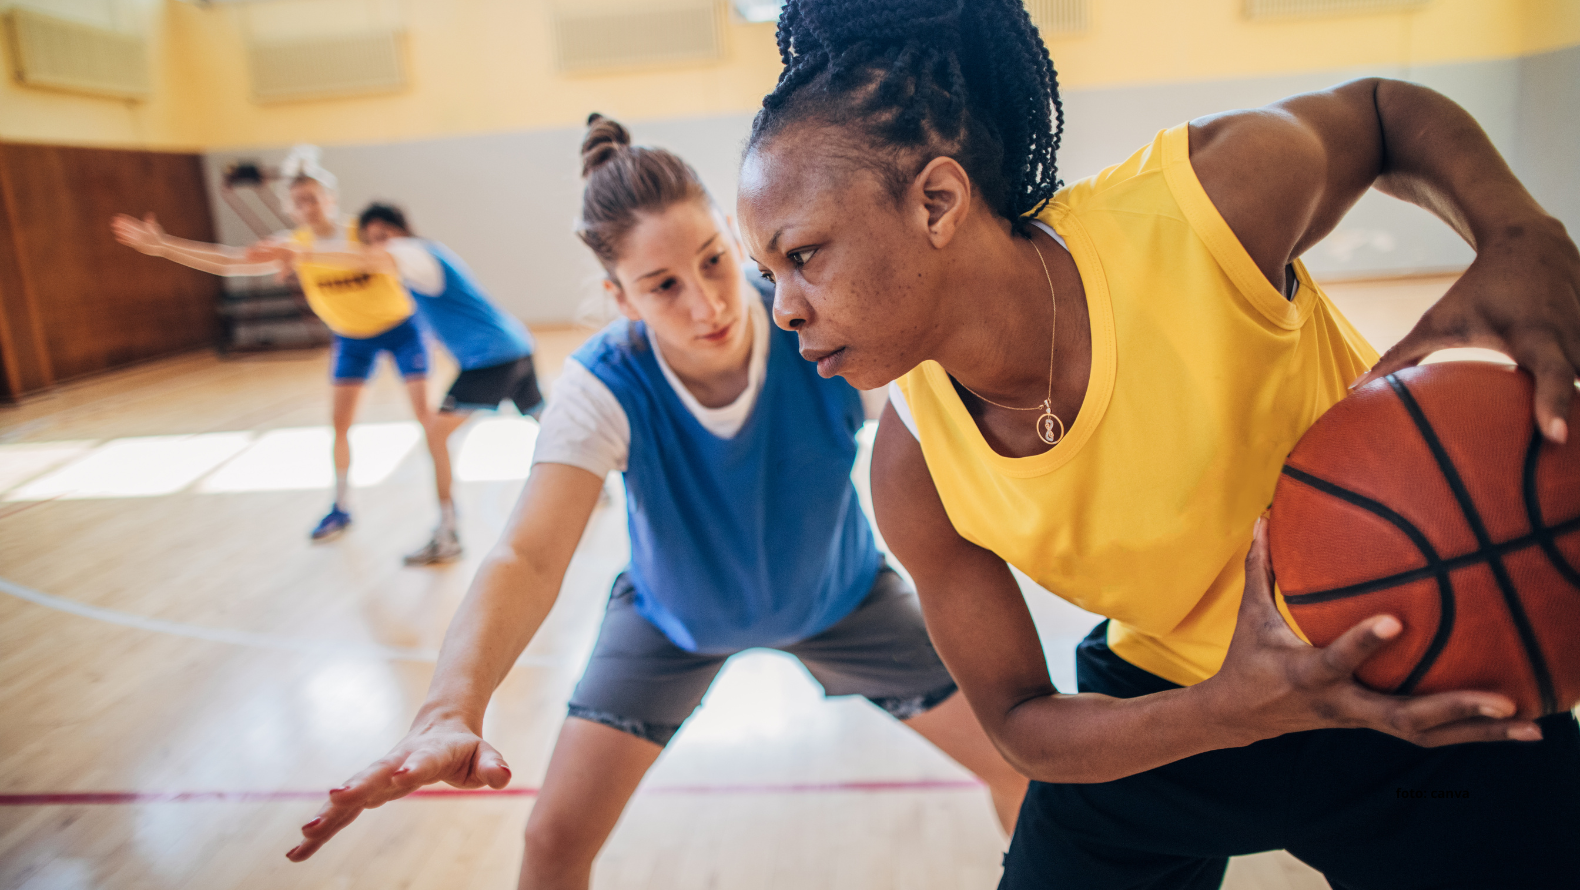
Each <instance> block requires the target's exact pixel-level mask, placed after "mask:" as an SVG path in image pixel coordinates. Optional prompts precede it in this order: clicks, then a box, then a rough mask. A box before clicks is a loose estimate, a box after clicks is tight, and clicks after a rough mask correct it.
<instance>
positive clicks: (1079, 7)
mask: <svg viewBox="0 0 1580 890" xmlns="http://www.w3.org/2000/svg"><path fill="white" fill-rule="evenodd" d="M1091 7H1092V4H1091V0H1026V11H1027V12H1028V13H1031V23H1032V24H1033V25H1036V26H1037V31H1038V33H1041V34H1045V35H1047V36H1050V37H1058V36H1060V35H1068V34H1084V33H1085V32H1086V29H1087V28H1089V27H1091V23H1092V9H1091Z"/></svg>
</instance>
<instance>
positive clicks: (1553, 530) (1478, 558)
mask: <svg viewBox="0 0 1580 890" xmlns="http://www.w3.org/2000/svg"><path fill="white" fill-rule="evenodd" d="M1548 532H1549V533H1550V534H1551V535H1552V536H1553V537H1561V536H1563V535H1566V534H1569V533H1571V532H1580V516H1577V517H1575V518H1574V519H1570V520H1567V521H1565V522H1560V523H1558V524H1557V525H1554V526H1551V527H1550V528H1548ZM1541 542H1542V536H1539V535H1522V536H1521V537H1518V538H1514V539H1512V540H1509V541H1504V542H1503V543H1502V544H1495V545H1493V546H1492V548H1491V549H1490V550H1473V551H1471V552H1470V553H1466V554H1463V555H1461V556H1451V557H1449V558H1448V559H1445V560H1443V561H1442V562H1441V563H1439V565H1440V566H1441V567H1442V569H1443V570H1444V571H1447V572H1450V573H1453V572H1457V571H1459V570H1460V569H1463V568H1468V567H1470V566H1473V565H1476V564H1478V563H1482V562H1486V561H1487V559H1488V558H1490V557H1491V556H1507V555H1509V554H1510V553H1516V552H1518V551H1521V550H1524V549H1526V548H1528V547H1537V546H1540V545H1541ZM1436 573H1437V572H1436V569H1435V568H1433V567H1430V566H1429V567H1427V568H1420V569H1409V570H1408V571H1403V572H1399V573H1398V574H1394V575H1388V576H1385V577H1382V578H1373V579H1372V580H1370V581H1362V582H1360V583H1359V584H1350V585H1348V586H1345V587H1331V588H1328V589H1327V590H1311V591H1307V592H1306V593H1286V594H1284V599H1285V600H1287V601H1288V602H1291V603H1296V604H1298V605H1302V606H1309V605H1311V604H1313V603H1326V602H1331V601H1332V600H1341V599H1346V598H1348V597H1352V596H1360V595H1362V594H1367V593H1375V592H1377V591H1379V590H1387V589H1388V588H1390V587H1399V586H1401V585H1404V584H1413V583H1415V582H1416V581H1422V580H1425V579H1427V578H1430V577H1432V576H1433V575H1435V574H1436Z"/></svg>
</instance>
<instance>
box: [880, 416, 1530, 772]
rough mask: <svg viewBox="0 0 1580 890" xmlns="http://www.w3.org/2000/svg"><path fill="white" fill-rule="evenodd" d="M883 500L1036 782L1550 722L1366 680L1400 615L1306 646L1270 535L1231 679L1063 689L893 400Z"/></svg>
mask: <svg viewBox="0 0 1580 890" xmlns="http://www.w3.org/2000/svg"><path fill="white" fill-rule="evenodd" d="M872 496H873V505H874V507H875V512H876V514H877V519H878V526H879V528H880V530H881V531H882V532H883V537H884V540H885V541H887V542H888V544H889V546H890V547H891V548H892V549H893V551H894V555H895V556H896V557H897V558H898V559H899V561H900V563H901V564H902V565H904V566H905V568H906V570H907V571H909V572H910V573H911V577H912V579H913V580H914V581H915V582H916V590H917V593H918V595H919V596H920V598H921V603H922V612H923V615H924V617H925V618H926V621H927V630H928V633H929V634H930V635H931V636H932V640H933V644H934V646H935V647H936V648H937V649H938V654H939V655H940V656H941V657H942V658H943V660H944V664H945V665H946V666H947V667H948V668H949V672H950V673H951V674H952V675H953V676H954V678H955V681H956V682H957V683H959V684H960V688H961V690H962V691H963V692H964V693H965V695H966V699H967V700H968V701H969V702H970V703H971V708H972V710H973V711H974V712H975V713H976V716H977V719H978V720H979V721H980V722H981V723H982V727H983V729H985V730H986V731H987V733H988V736H989V737H990V738H992V739H993V742H994V744H995V745H997V746H998V749H999V751H1000V752H1001V753H1002V754H1003V755H1004V758H1005V759H1006V760H1008V761H1009V763H1010V764H1011V765H1012V766H1014V767H1015V768H1016V770H1018V771H1019V772H1020V773H1021V774H1022V775H1025V776H1026V777H1028V778H1032V779H1037V780H1039V781H1044V782H1107V781H1112V780H1114V779H1119V778H1123V777H1124V776H1129V775H1133V774H1135V773H1139V772H1142V771H1145V770H1149V769H1152V768H1154V767H1158V766H1162V765H1164V764H1167V763H1172V762H1174V761H1176V760H1179V759H1182V758H1184V757H1189V756H1191V755H1193V754H1199V753H1201V752H1204V751H1211V750H1215V749H1218V748H1230V747H1238V746H1241V745H1247V744H1250V743H1251V742H1254V741H1258V740H1260V739H1264V738H1271V737H1273V736H1276V735H1282V734H1284V733H1286V732H1295V731H1299V730H1304V729H1318V728H1324V727H1341V726H1342V727H1352V726H1366V727H1370V728H1374V729H1379V730H1382V731H1384V732H1389V733H1391V734H1393V735H1397V736H1400V737H1403V738H1406V739H1409V740H1411V741H1414V742H1417V743H1419V744H1428V745H1440V744H1455V743H1459V742H1468V741H1483V740H1504V739H1508V738H1509V737H1510V735H1509V733H1510V730H1511V729H1520V730H1522V731H1523V730H1534V724H1530V723H1527V722H1523V721H1507V720H1497V719H1490V718H1489V717H1488V716H1486V715H1487V714H1489V713H1492V714H1501V715H1508V714H1512V713H1513V712H1514V705H1513V703H1512V702H1510V701H1508V700H1507V699H1505V698H1503V697H1502V696H1497V695H1491V694H1487V693H1444V694H1441V695H1435V696H1425V697H1420V698H1410V699H1401V698H1394V697H1391V696H1385V695H1380V694H1378V693H1374V692H1371V691H1369V690H1367V689H1365V688H1363V687H1361V686H1360V685H1359V684H1357V683H1356V682H1355V681H1354V679H1353V673H1354V670H1355V668H1356V667H1358V666H1359V665H1360V664H1361V662H1363V661H1365V659H1366V658H1367V657H1368V656H1369V655H1371V653H1373V652H1375V651H1376V650H1377V649H1379V648H1381V647H1382V646H1383V645H1385V644H1386V642H1387V640H1388V639H1389V638H1391V637H1393V636H1395V635H1397V634H1398V632H1399V630H1400V629H1401V628H1400V626H1399V624H1398V622H1397V621H1393V623H1392V625H1391V626H1379V625H1381V624H1382V623H1383V622H1382V621H1379V620H1375V619H1374V620H1372V621H1368V622H1364V623H1363V624H1362V625H1361V626H1359V627H1357V628H1355V629H1353V630H1351V631H1350V632H1349V633H1347V634H1345V635H1344V636H1343V637H1341V638H1340V639H1339V640H1338V641H1336V642H1335V643H1334V644H1333V645H1332V646H1329V647H1327V648H1326V649H1315V648H1313V647H1311V646H1309V645H1307V644H1305V643H1304V642H1302V641H1301V640H1300V639H1299V638H1298V637H1296V636H1295V635H1294V633H1293V632H1292V631H1290V630H1289V628H1288V626H1287V625H1286V624H1285V623H1284V620H1283V618H1282V616H1281V615H1280V614H1279V613H1278V610H1277V608H1276V606H1274V604H1273V597H1272V576H1271V574H1270V573H1269V572H1268V569H1267V560H1266V546H1265V536H1262V535H1259V543H1258V548H1257V549H1256V550H1255V551H1253V554H1252V560H1251V562H1250V564H1249V565H1248V571H1247V577H1248V578H1249V579H1250V580H1249V581H1248V583H1247V588H1246V595H1245V598H1244V603H1243V604H1242V607H1241V610H1240V619H1239V626H1238V627H1237V629H1236V631H1235V637H1234V642H1233V644H1231V646H1230V654H1229V658H1228V659H1227V660H1226V661H1225V663H1224V668H1223V670H1222V671H1220V672H1219V674H1218V675H1217V676H1215V677H1213V678H1212V679H1210V680H1207V681H1205V682H1202V683H1198V684H1196V685H1195V686H1190V687H1186V688H1183V689H1175V690H1170V691H1167V692H1161V693H1156V694H1153V695H1145V696H1141V697H1138V698H1130V699H1121V698H1113V697H1111V696H1106V695H1097V694H1092V693H1081V694H1075V695H1069V694H1061V693H1059V692H1058V691H1057V690H1056V689H1054V686H1053V683H1052V682H1051V680H1050V679H1049V677H1048V668H1047V663H1046V660H1045V656H1044V655H1043V651H1042V645H1041V643H1040V641H1039V640H1038V637H1037V631H1036V628H1035V626H1034V625H1033V624H1032V620H1031V615H1030V613H1029V612H1028V611H1027V609H1026V603H1025V600H1024V598H1023V597H1022V594H1021V592H1020V589H1019V587H1018V585H1017V584H1016V583H1015V579H1014V577H1013V576H1012V575H1011V574H1010V571H1009V567H1008V566H1006V565H1005V563H1004V561H1003V560H1002V559H1000V558H999V557H998V556H996V555H994V554H993V553H991V552H989V551H987V550H985V549H983V548H981V547H978V546H976V545H975V544H972V543H971V542H969V541H966V540H965V539H964V538H962V537H961V536H960V535H959V533H958V532H956V531H955V530H954V527H953V526H952V525H951V523H950V522H949V517H948V515H947V514H946V513H945V511H944V507H943V503H942V501H941V500H940V499H939V496H938V491H937V488H936V487H935V486H934V484H933V481H932V476H931V475H930V474H929V472H928V469H927V464H926V461H925V459H924V458H923V457H922V451H921V447H920V446H919V445H918V444H917V442H916V439H915V438H913V437H912V436H911V434H910V432H909V431H908V430H906V429H905V428H904V426H903V425H902V424H901V422H900V419H899V416H898V415H897V414H896V413H895V410H894V406H893V405H892V404H891V405H890V406H889V407H888V408H887V409H885V411H884V415H883V420H882V421H881V422H880V423H879V426H878V437H877V442H876V443H875V446H874V449H873V458H872ZM1009 521H1014V520H1013V519H1011V520H1009ZM1386 620H1388V621H1392V619H1386ZM1483 708H1486V709H1489V710H1486V711H1484V710H1482V709H1483Z"/></svg>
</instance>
